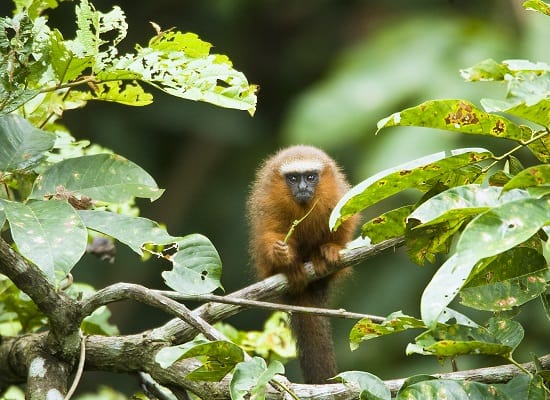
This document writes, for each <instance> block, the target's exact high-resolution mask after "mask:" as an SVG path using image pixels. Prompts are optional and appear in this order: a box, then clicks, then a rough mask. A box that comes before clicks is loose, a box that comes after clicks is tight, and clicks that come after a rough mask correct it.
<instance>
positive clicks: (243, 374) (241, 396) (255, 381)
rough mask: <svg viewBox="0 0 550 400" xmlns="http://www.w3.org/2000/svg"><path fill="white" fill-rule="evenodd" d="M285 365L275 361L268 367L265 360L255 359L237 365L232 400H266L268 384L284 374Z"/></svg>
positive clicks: (231, 386) (231, 391) (231, 387)
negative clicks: (276, 376) (278, 375)
mask: <svg viewBox="0 0 550 400" xmlns="http://www.w3.org/2000/svg"><path fill="white" fill-rule="evenodd" d="M284 372H285V368H284V367H283V364H281V363H280V362H279V361H277V360H275V361H273V362H271V363H270V364H269V366H267V365H266V362H265V360H264V359H263V358H260V357H253V358H251V359H250V360H247V361H243V362H241V363H239V364H238V365H237V367H236V368H235V372H234V373H233V377H232V378H231V383H230V385H229V391H230V394H231V399H232V400H247V399H258V400H263V399H265V395H266V393H267V390H266V385H267V383H268V382H269V381H270V380H271V379H273V378H274V377H275V375H277V374H283V373H284Z"/></svg>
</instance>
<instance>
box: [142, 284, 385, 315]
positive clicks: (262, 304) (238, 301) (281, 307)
mask: <svg viewBox="0 0 550 400" xmlns="http://www.w3.org/2000/svg"><path fill="white" fill-rule="evenodd" d="M153 292H155V293H158V294H160V295H163V296H166V297H168V298H170V299H173V300H177V301H185V300H191V301H199V302H212V303H222V304H234V305H240V306H243V307H244V308H261V309H264V310H271V311H286V312H290V313H307V314H314V315H320V316H323V317H333V318H348V319H356V320H357V319H363V318H369V319H370V320H371V321H373V322H376V323H382V322H383V321H384V320H385V318H384V317H380V316H378V315H369V314H361V313H356V312H350V311H346V310H344V309H343V308H340V309H337V310H334V309H329V308H318V307H303V306H293V305H288V304H282V303H272V302H267V301H259V300H250V299H242V298H236V297H232V296H218V295H215V294H203V295H198V296H188V295H184V294H181V293H178V292H174V291H171V290H153Z"/></svg>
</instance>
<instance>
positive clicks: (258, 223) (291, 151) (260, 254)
mask: <svg viewBox="0 0 550 400" xmlns="http://www.w3.org/2000/svg"><path fill="white" fill-rule="evenodd" d="M349 188H350V186H349V184H348V182H347V180H346V178H345V176H344V174H343V173H342V172H341V169H340V167H339V166H338V165H337V164H336V162H335V161H334V160H333V159H332V158H331V157H329V156H328V155H327V154H326V153H325V152H324V151H322V150H320V149H318V148H316V147H313V146H307V145H296V146H291V147H288V148H286V149H282V150H280V151H279V152H277V153H276V154H274V155H273V156H272V157H270V158H268V159H267V160H266V161H264V163H263V164H262V166H261V167H260V168H259V170H258V171H257V173H256V179H255V181H254V183H253V184H252V188H251V192H250V195H249V199H248V202H247V213H248V220H249V225H250V240H249V241H250V256H251V260H252V263H253V264H254V266H255V269H256V273H257V276H258V278H260V279H264V278H266V277H268V276H271V275H274V274H277V273H281V272H282V273H284V274H285V275H286V277H287V280H288V283H289V294H288V296H287V298H286V300H287V301H289V302H290V303H291V304H294V305H300V306H309V307H326V306H327V303H328V300H329V293H330V292H331V290H332V289H333V287H334V285H335V283H336V282H337V281H339V280H340V279H339V278H341V277H343V276H344V275H346V274H347V273H348V272H349V271H347V269H344V270H340V271H338V272H337V273H335V274H332V275H329V276H326V277H324V278H321V279H319V280H317V281H313V282H311V283H309V284H308V283H307V272H306V270H305V269H304V263H305V262H307V261H311V263H312V264H313V268H314V270H315V272H316V274H321V275H325V274H326V273H327V268H328V266H329V265H330V264H333V263H336V262H337V261H339V260H340V250H342V249H343V248H344V247H345V246H346V244H347V243H348V242H349V241H350V240H351V239H352V235H353V233H354V230H355V227H356V224H357V219H356V218H355V217H354V218H350V219H348V220H346V221H345V222H344V223H343V224H342V225H341V226H340V227H339V229H338V230H337V231H335V232H331V231H330V229H329V224H328V220H329V216H330V213H331V211H332V210H333V208H334V206H335V205H336V203H337V202H338V200H339V199H340V198H341V197H342V196H343V194H344V193H345V192H347V191H348V190H349ZM308 213H309V214H308ZM306 214H308V215H307V216H306V217H305V218H304V219H303V220H302V221H301V222H300V223H299V224H298V225H296V226H295V230H294V231H293V232H292V235H291V236H290V237H289V238H287V234H288V232H289V229H290V228H291V226H292V224H293V222H294V221H296V220H299V219H301V218H303V217H304V216H305V215H306ZM285 239H288V240H286V241H285ZM348 269H349V268H348ZM290 325H291V329H292V331H293V333H294V336H295V337H296V341H297V347H298V356H299V361H300V368H301V370H302V374H303V377H304V381H305V382H306V383H326V380H327V379H328V378H331V377H333V376H335V375H336V374H337V367H336V359H335V354H334V348H333V347H334V346H333V341H332V334H331V328H330V322H329V321H328V319H327V318H325V317H321V316H317V315H312V314H300V313H294V314H291V324H290Z"/></svg>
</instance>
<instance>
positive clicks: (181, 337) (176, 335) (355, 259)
mask: <svg viewBox="0 0 550 400" xmlns="http://www.w3.org/2000/svg"><path fill="white" fill-rule="evenodd" d="M403 243H404V238H403V237H399V238H395V239H389V240H385V241H383V242H381V243H377V244H375V245H372V246H368V247H360V248H356V249H346V250H343V251H342V252H341V254H342V260H341V261H340V262H339V263H338V264H335V265H331V266H330V267H329V268H328V271H327V275H329V274H332V273H334V272H336V271H338V270H340V269H342V268H345V267H348V266H353V265H356V264H358V263H360V262H362V261H365V260H367V259H369V258H372V257H374V256H376V255H378V254H380V253H382V252H384V251H386V250H389V249H395V248H397V247H399V246H401V245H402V244H403ZM305 268H306V270H308V271H310V272H312V271H313V268H309V267H308V266H307V263H306V266H305ZM323 276H325V275H323ZM323 276H321V275H317V276H316V275H314V273H313V274H311V275H308V279H309V281H314V280H317V279H320V278H322V277H323ZM287 289H288V281H287V279H286V276H285V275H284V274H277V275H273V276H270V277H268V278H266V279H264V280H262V281H260V282H257V283H255V284H252V285H250V286H247V287H246V288H243V289H240V290H238V291H236V292H233V293H231V294H229V295H227V296H224V297H225V298H226V299H228V298H229V299H231V298H244V299H248V300H272V299H275V298H277V297H279V296H280V295H281V294H283V293H285V292H286V290H287ZM244 308H245V306H243V305H234V304H219V303H217V304H216V303H208V304H204V305H202V306H200V307H198V308H196V309H194V310H193V311H192V312H193V314H194V315H197V316H199V317H201V318H202V319H204V320H205V321H207V322H209V323H214V322H217V321H219V320H221V319H225V318H227V317H230V316H232V315H234V314H236V313H238V312H240V311H241V310H243V309H244ZM195 334H196V332H195V331H194V330H193V329H190V327H189V325H187V324H185V323H184V322H182V321H181V320H179V319H174V320H171V321H168V322H167V323H166V324H165V325H163V326H161V327H159V328H156V329H153V331H152V332H151V333H150V337H151V338H154V339H156V340H167V341H170V342H173V343H184V342H186V341H188V340H190V339H191V338H192V337H193V336H194V335H195Z"/></svg>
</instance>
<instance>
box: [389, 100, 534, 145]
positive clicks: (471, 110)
mask: <svg viewBox="0 0 550 400" xmlns="http://www.w3.org/2000/svg"><path fill="white" fill-rule="evenodd" d="M391 126H419V127H425V128H437V129H444V130H449V131H454V132H460V133H467V134H475V135H488V136H495V137H501V138H507V139H513V140H516V141H521V140H523V139H525V138H526V136H528V134H527V133H526V129H527V128H525V127H520V126H519V125H517V124H515V123H513V122H512V121H510V120H509V119H507V118H504V117H502V116H500V115H493V114H488V113H486V112H484V111H483V110H480V109H479V108H477V107H476V106H475V105H473V104H472V103H470V102H468V101H466V100H430V101H427V102H425V103H422V104H420V105H418V106H416V107H411V108H407V109H406V110H403V111H400V112H398V113H395V114H392V115H390V116H389V117H387V118H384V119H382V120H380V121H379V122H378V129H383V128H388V127H391Z"/></svg>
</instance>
